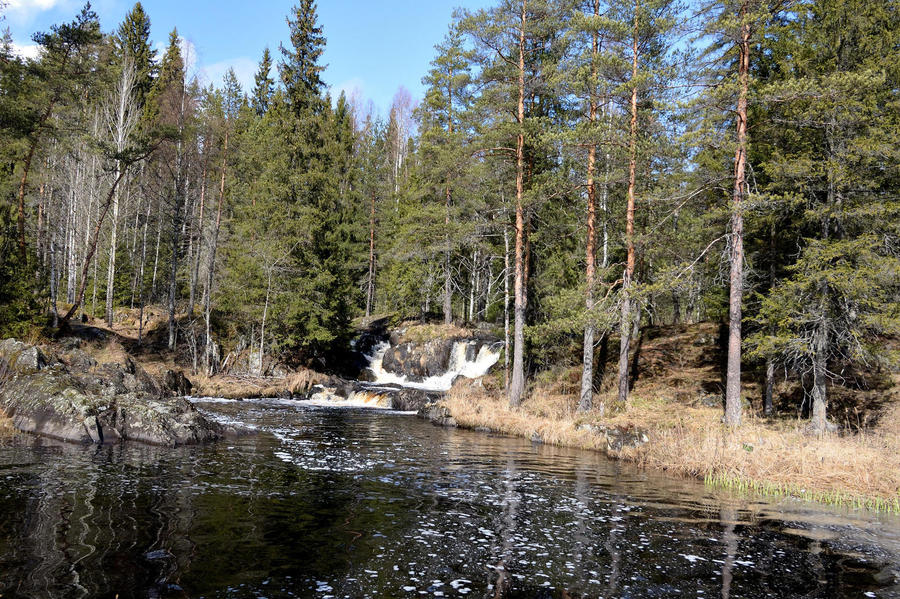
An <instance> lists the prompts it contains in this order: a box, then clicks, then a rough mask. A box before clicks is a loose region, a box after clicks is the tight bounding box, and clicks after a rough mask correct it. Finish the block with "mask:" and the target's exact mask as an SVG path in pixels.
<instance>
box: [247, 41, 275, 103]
mask: <svg viewBox="0 0 900 599" xmlns="http://www.w3.org/2000/svg"><path fill="white" fill-rule="evenodd" d="M271 72H272V54H271V53H270V52H269V49H268V48H266V49H265V50H263V55H262V60H260V62H259V68H258V69H257V71H256V75H255V76H254V78H253V81H254V85H253V97H252V99H251V104H252V106H253V110H254V111H256V114H257V116H262V115H264V114H265V113H266V111H267V110H268V109H269V102H271V100H272V94H273V93H275V81H274V80H273V79H272V77H271Z"/></svg>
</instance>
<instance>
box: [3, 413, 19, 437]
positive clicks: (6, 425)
mask: <svg viewBox="0 0 900 599" xmlns="http://www.w3.org/2000/svg"><path fill="white" fill-rule="evenodd" d="M18 434H19V432H18V431H17V430H16V429H15V428H13V423H12V419H11V418H7V416H6V414H4V413H3V412H0V445H3V444H5V443H8V442H10V441H11V440H12V439H13V438H14V437H15V436H16V435H18Z"/></svg>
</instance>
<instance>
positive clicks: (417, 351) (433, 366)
mask: <svg viewBox="0 0 900 599" xmlns="http://www.w3.org/2000/svg"><path fill="white" fill-rule="evenodd" d="M495 343H496V341H495V340H493V339H430V340H428V341H425V342H424V343H414V342H406V343H399V344H397V345H392V346H391V347H389V348H388V349H387V350H386V351H385V353H384V357H383V358H382V361H381V367H382V368H383V369H384V370H385V371H386V372H390V373H393V374H397V375H400V376H404V377H406V379H407V380H409V381H412V382H421V381H423V380H425V379H426V378H429V377H435V376H441V375H443V374H444V373H446V372H447V371H448V370H450V369H451V368H452V367H453V366H454V364H453V361H454V359H455V360H456V361H457V362H461V361H465V362H475V360H476V359H477V358H478V354H479V352H480V351H481V349H482V348H483V347H486V346H487V347H490V346H492V345H494V344H495ZM462 352H464V355H463V353H462ZM456 366H457V367H459V364H457V365H456Z"/></svg>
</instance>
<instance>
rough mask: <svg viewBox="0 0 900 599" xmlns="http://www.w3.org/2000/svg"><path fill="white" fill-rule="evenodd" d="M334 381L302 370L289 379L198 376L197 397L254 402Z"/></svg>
mask: <svg viewBox="0 0 900 599" xmlns="http://www.w3.org/2000/svg"><path fill="white" fill-rule="evenodd" d="M330 380H331V377H329V376H327V375H323V374H320V373H318V372H315V371H312V370H308V369H305V368H301V369H299V370H297V371H296V372H292V373H290V374H288V375H287V376H286V377H259V378H257V377H246V376H241V377H238V376H227V375H216V376H213V377H208V376H203V375H195V376H192V377H191V382H192V383H193V384H194V390H193V394H194V395H195V396H198V397H222V398H224V399H251V398H258V397H285V396H288V397H290V396H291V395H297V394H300V393H305V392H306V391H309V389H310V388H311V387H312V386H313V385H318V384H326V383H328V382H329V381H330Z"/></svg>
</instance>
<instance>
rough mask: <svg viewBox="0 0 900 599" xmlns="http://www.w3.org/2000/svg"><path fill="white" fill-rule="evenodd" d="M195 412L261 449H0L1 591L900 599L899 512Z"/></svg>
mask: <svg viewBox="0 0 900 599" xmlns="http://www.w3.org/2000/svg"><path fill="white" fill-rule="evenodd" d="M197 406H198V407H199V408H200V409H201V410H203V411H204V412H205V413H207V414H210V415H211V416H213V417H215V418H217V419H220V420H222V421H229V422H239V423H241V424H243V425H245V426H247V427H249V428H252V429H255V430H256V434H253V435H248V436H243V437H239V438H237V439H232V440H228V441H224V442H221V443H217V444H213V445H207V446H201V447H184V448H177V449H167V448H156V447H147V446H142V445H137V444H123V445H119V446H105V447H99V448H98V447H81V446H75V445H67V444H61V443H53V442H49V441H46V440H39V439H36V438H25V439H23V440H19V441H17V442H16V443H13V444H12V445H10V446H7V447H0V515H2V517H0V596H2V597H3V598H4V599H8V598H10V597H40V598H44V597H110V598H113V597H115V596H118V597H120V598H122V599H125V598H127V597H271V598H275V597H320V598H323V599H324V598H327V597H353V598H356V597H420V596H422V597H424V596H427V597H462V596H468V597H529V598H531V597H541V598H543V597H548V598H549V597H560V598H563V597H634V598H643V597H686V596H690V597H723V598H738V597H800V596H803V597H828V598H831V597H900V586H898V585H900V518H898V517H896V516H887V515H882V516H878V515H873V514H868V513H856V512H852V511H847V510H832V509H829V508H826V507H820V506H814V505H810V504H804V503H800V502H795V501H792V500H781V501H771V500H765V499H756V498H754V499H747V498H740V497H735V496H733V495H730V494H728V493H726V492H721V491H714V490H711V489H709V488H707V487H705V486H704V485H703V484H702V483H699V482H695V481H689V480H681V479H675V478H671V477H666V476H664V475H661V474H653V473H648V472H644V471H640V470H637V469H636V468H634V467H632V466H630V465H628V464H623V463H618V462H613V461H610V460H608V459H606V458H605V457H604V456H602V455H600V454H597V453H592V452H582V451H575V450H567V449H560V448H554V447H550V446H545V445H537V444H532V443H530V442H529V441H526V440H521V439H511V438H506V437H500V436H493V435H488V434H484V433H477V432H471V431H463V430H454V429H443V428H438V427H435V426H432V425H431V424H428V423H426V422H424V421H422V420H419V419H417V418H416V417H414V416H412V415H409V414H401V413H396V412H389V411H386V410H366V409H354V408H340V409H336V408H333V407H325V406H315V405H310V404H309V403H303V402H295V401H287V400H269V401H246V402H229V401H222V400H219V401H215V400H207V401H198V403H197Z"/></svg>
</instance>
